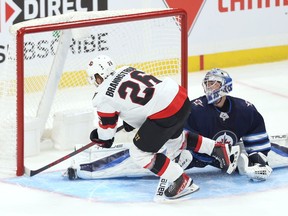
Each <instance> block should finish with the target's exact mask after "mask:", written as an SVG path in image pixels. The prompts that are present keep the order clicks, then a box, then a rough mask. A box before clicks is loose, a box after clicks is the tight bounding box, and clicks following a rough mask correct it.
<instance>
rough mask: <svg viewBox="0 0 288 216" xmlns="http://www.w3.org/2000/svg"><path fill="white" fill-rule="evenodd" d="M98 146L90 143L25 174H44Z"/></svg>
mask: <svg viewBox="0 0 288 216" xmlns="http://www.w3.org/2000/svg"><path fill="white" fill-rule="evenodd" d="M123 128H124V126H123V125H121V126H120V127H118V128H117V131H116V133H117V132H119V131H121V130H122V129H123ZM96 144H97V143H96V142H90V143H88V144H87V145H85V146H83V147H81V148H79V149H77V150H74V151H73V152H71V153H69V154H67V155H65V156H63V157H61V158H59V159H57V160H55V161H53V162H51V163H49V164H47V165H45V166H43V167H41V168H39V169H36V170H30V169H28V168H27V167H25V174H26V175H28V176H30V177H32V176H34V175H37V174H38V173H40V172H43V171H44V170H47V169H49V168H51V167H53V166H55V165H57V164H59V163H61V162H63V161H65V160H67V159H69V158H71V157H73V156H74V155H76V154H78V153H80V152H82V151H84V150H86V149H88V148H90V147H92V146H94V145H96Z"/></svg>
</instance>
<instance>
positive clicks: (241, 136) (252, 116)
mask: <svg viewBox="0 0 288 216" xmlns="http://www.w3.org/2000/svg"><path fill="white" fill-rule="evenodd" d="M202 86H203V88H204V92H205V95H204V96H201V97H199V98H196V99H194V100H192V101H191V113H190V116H189V118H188V121H187V124H186V129H187V130H188V131H192V132H196V133H199V134H201V135H202V136H204V137H208V138H211V139H213V140H216V141H219V142H223V143H229V144H231V145H232V146H233V145H237V144H241V147H242V148H241V149H242V153H241V155H240V158H239V160H238V170H239V172H240V174H244V175H247V176H248V177H249V178H251V179H253V180H255V179H256V180H266V179H267V178H268V177H269V175H270V174H271V172H272V169H271V167H270V166H269V165H268V162H267V154H268V152H269V151H270V149H271V144H270V140H269V137H268V134H267V132H266V128H265V122H264V119H263V117H262V115H261V114H260V113H259V112H258V111H257V109H256V108H255V106H254V105H253V104H252V103H250V102H248V101H246V100H243V99H240V98H236V97H232V96H228V93H230V92H231V91H232V78H231V77H230V76H229V74H228V73H227V72H226V71H223V70H221V69H217V68H216V69H212V70H210V71H208V72H207V73H206V75H205V77H204V79H203V82H202ZM207 122H209V124H207ZM207 165H212V166H215V167H219V165H218V162H217V161H216V160H215V159H214V158H212V157H210V156H207V155H205V154H199V153H195V152H193V161H192V162H191V164H190V165H189V167H188V168H191V167H205V166H207Z"/></svg>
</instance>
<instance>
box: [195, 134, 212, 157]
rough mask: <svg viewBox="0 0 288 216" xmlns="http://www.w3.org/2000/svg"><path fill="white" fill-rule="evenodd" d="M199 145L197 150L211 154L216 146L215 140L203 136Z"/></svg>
mask: <svg viewBox="0 0 288 216" xmlns="http://www.w3.org/2000/svg"><path fill="white" fill-rule="evenodd" d="M198 145H199V147H198V151H197V152H199V153H205V154H208V155H211V154H212V151H213V149H214V146H215V141H214V140H211V139H209V138H206V137H203V136H202V141H200V143H199V144H198Z"/></svg>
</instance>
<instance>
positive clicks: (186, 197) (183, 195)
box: [154, 184, 200, 203]
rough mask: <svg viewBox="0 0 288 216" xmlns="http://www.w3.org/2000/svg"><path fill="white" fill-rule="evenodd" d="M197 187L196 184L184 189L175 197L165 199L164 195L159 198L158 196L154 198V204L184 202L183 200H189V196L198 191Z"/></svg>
mask: <svg viewBox="0 0 288 216" xmlns="http://www.w3.org/2000/svg"><path fill="white" fill-rule="evenodd" d="M199 189H200V188H199V186H198V185H196V184H192V185H191V186H190V187H188V188H186V189H185V191H184V192H183V191H182V193H181V194H179V195H178V196H175V197H166V196H165V195H163V196H161V197H159V196H155V197H154V202H157V203H168V202H179V201H184V200H189V199H191V198H192V196H189V195H191V194H192V193H195V192H197V191H198V190H199Z"/></svg>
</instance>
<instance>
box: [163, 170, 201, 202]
mask: <svg viewBox="0 0 288 216" xmlns="http://www.w3.org/2000/svg"><path fill="white" fill-rule="evenodd" d="M197 190H199V187H198V186H197V185H196V184H194V183H193V180H192V179H191V178H190V177H189V176H188V175H187V174H185V173H183V174H182V175H181V176H180V177H179V178H178V179H176V181H174V182H173V183H172V184H171V185H170V186H169V187H168V188H167V189H166V190H165V192H164V194H165V196H166V197H167V198H168V199H178V198H181V197H183V196H187V195H189V194H191V193H194V192H196V191H197Z"/></svg>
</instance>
